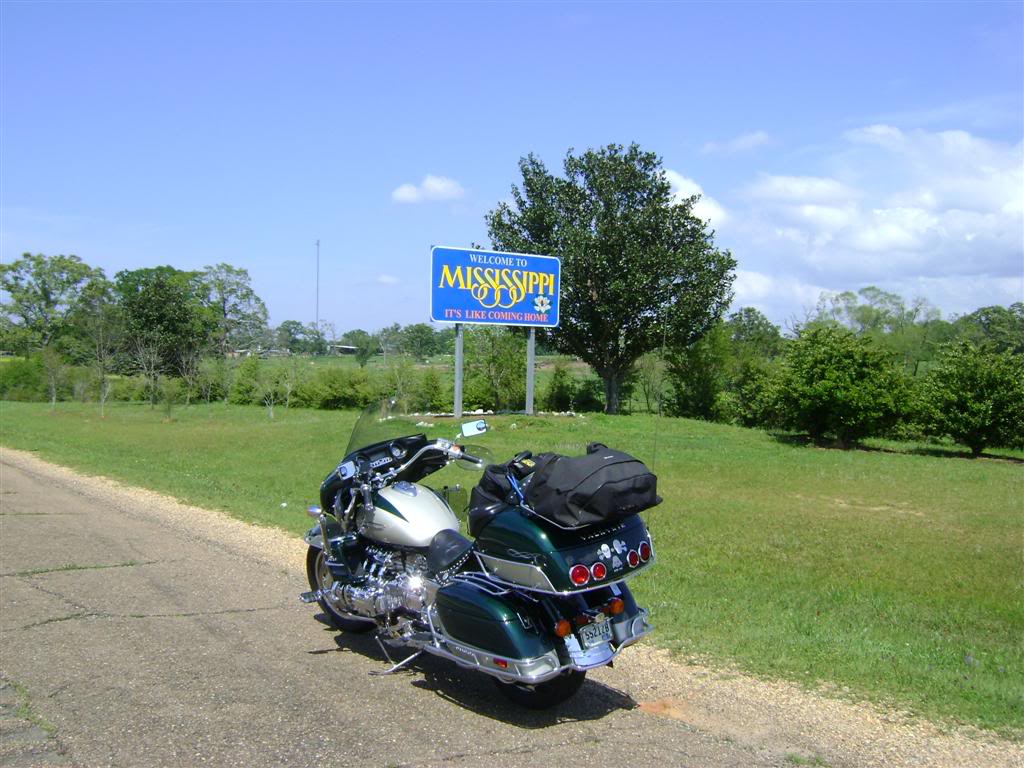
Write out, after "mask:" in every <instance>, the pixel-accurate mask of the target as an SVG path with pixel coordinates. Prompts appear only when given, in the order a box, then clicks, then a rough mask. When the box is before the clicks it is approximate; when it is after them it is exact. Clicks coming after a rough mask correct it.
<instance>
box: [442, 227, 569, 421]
mask: <svg viewBox="0 0 1024 768" xmlns="http://www.w3.org/2000/svg"><path fill="white" fill-rule="evenodd" d="M561 274H562V263H561V261H560V260H559V259H558V258H556V257H554V256H542V255H540V254H536V253H508V252H505V251H485V250H482V249H479V248H450V247H447V246H440V245H435V246H433V247H431V249H430V283H431V288H430V320H431V322H435V323H453V324H454V325H455V388H454V389H455V391H454V392H453V395H454V398H453V399H454V400H455V402H454V403H453V406H454V407H453V409H452V410H453V411H454V412H455V417H456V418H462V415H463V414H462V395H463V371H462V368H463V333H464V330H465V329H464V327H463V326H464V325H466V324H467V323H470V324H474V325H505V326H520V327H525V328H528V329H529V335H528V336H527V342H526V412H527V413H528V414H533V406H534V399H535V398H534V389H535V388H534V378H535V373H536V371H535V370H534V369H535V368H536V354H535V353H536V343H537V336H536V330H535V329H536V328H557V327H558V304H559V295H560V293H561Z"/></svg>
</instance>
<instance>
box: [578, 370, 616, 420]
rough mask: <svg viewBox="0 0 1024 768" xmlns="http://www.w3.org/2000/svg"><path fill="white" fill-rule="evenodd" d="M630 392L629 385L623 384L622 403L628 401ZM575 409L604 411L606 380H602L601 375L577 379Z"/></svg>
mask: <svg viewBox="0 0 1024 768" xmlns="http://www.w3.org/2000/svg"><path fill="white" fill-rule="evenodd" d="M628 393H629V388H628V386H627V385H626V384H623V385H622V388H621V389H620V390H619V394H620V396H621V398H622V403H626V402H627V401H628V399H629V397H628ZM573 410H574V411H586V412H600V411H604V382H603V381H601V378H600V377H599V376H593V375H591V376H586V377H584V378H583V379H581V380H579V381H577V383H576V393H575V395H574V397H573Z"/></svg>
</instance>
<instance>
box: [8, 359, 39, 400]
mask: <svg viewBox="0 0 1024 768" xmlns="http://www.w3.org/2000/svg"><path fill="white" fill-rule="evenodd" d="M0 398H3V399H4V400H26V401H33V400H34V401H42V400H46V398H47V393H46V371H45V369H44V367H43V361H42V359H41V358H40V357H39V356H38V355H33V356H32V357H29V358H25V359H20V360H11V361H10V362H8V363H4V364H3V365H0Z"/></svg>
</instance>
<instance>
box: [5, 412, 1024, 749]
mask: <svg viewBox="0 0 1024 768" xmlns="http://www.w3.org/2000/svg"><path fill="white" fill-rule="evenodd" d="M0 409H2V412H0V428H2V433H0V439H2V442H3V444H5V445H9V446H12V447H17V448H22V449H27V450H32V451H35V452H36V453H37V454H38V455H39V456H41V457H42V458H45V459H48V460H51V461H55V462H58V463H61V464H66V465H69V466H72V467H76V468H78V469H81V470H84V471H86V472H90V473H96V474H103V475H107V476H111V477H116V478H118V479H121V480H123V481H126V482H128V483H132V484H136V485H141V486H145V487H148V488H152V489H155V490H158V491H163V492H166V493H170V494H173V495H174V496H177V497H178V498H180V499H183V500H185V501H188V502H191V503H195V504H199V505H202V506H208V507H215V508H220V509H225V510H227V511H229V512H230V513H232V514H234V515H236V516H238V517H240V518H243V519H246V520H252V521H255V522H257V523H261V524H266V525H275V526H280V527H282V528H285V529H287V530H289V531H293V532H295V533H298V532H300V531H303V530H304V529H305V528H306V527H307V525H308V519H307V518H306V517H305V515H304V514H303V512H302V510H303V509H304V508H305V506H306V504H307V503H311V502H315V500H316V492H317V488H318V486H319V482H320V480H321V479H322V477H323V476H324V474H326V472H327V471H328V470H329V469H330V468H331V467H332V466H333V465H334V463H335V462H336V461H337V459H338V458H339V457H340V455H341V453H342V452H343V450H344V447H345V445H346V443H347V439H348V432H349V429H350V428H351V425H352V423H353V421H354V419H355V414H354V413H349V412H325V411H306V410H292V411H287V412H286V411H283V410H280V409H279V410H278V418H277V419H275V420H274V421H273V422H271V421H269V420H268V419H267V417H266V413H265V411H263V410H262V409H258V408H226V407H224V406H223V405H215V406H212V407H209V408H207V407H205V406H199V407H193V408H189V409H183V408H179V409H177V410H175V412H174V419H173V420H172V421H164V420H163V419H162V416H163V414H162V413H161V412H160V411H155V412H154V411H150V410H149V409H148V408H147V407H145V406H135V405H117V406H114V407H108V414H109V415H108V418H107V419H106V420H104V421H100V420H99V419H98V418H97V411H96V407H95V406H83V405H75V404H64V403H61V404H58V407H57V410H56V411H54V412H50V410H49V408H48V406H46V405H40V404H26V403H2V404H0ZM491 423H492V426H493V427H494V429H493V431H492V432H490V433H488V434H487V435H485V436H482V437H480V438H476V439H475V442H479V443H481V444H487V445H488V446H489V447H490V448H491V450H493V451H494V453H495V455H496V456H499V457H507V456H509V455H511V454H512V453H514V452H515V451H518V450H520V449H522V448H526V447H529V448H531V449H534V450H557V451H560V452H564V453H572V452H582V450H583V448H584V446H585V444H586V443H588V442H589V441H591V440H601V441H603V442H606V443H608V444H610V445H614V446H616V447H619V448H622V449H625V450H628V451H631V452H633V453H635V454H637V455H638V456H639V457H641V458H643V459H644V460H646V461H648V463H650V464H651V465H652V466H653V468H654V469H655V471H656V472H657V474H658V476H659V490H660V492H661V494H662V496H664V498H665V502H664V504H662V505H661V506H659V507H657V508H656V509H654V510H652V511H651V512H649V513H647V514H646V515H645V516H646V517H647V518H648V521H649V524H650V527H651V530H652V533H653V536H654V542H655V548H656V551H657V553H658V557H659V562H658V566H657V568H656V570H655V572H654V573H652V574H651V575H649V576H647V577H645V578H642V579H640V580H638V581H637V582H635V589H636V591H637V593H638V596H639V598H640V599H641V601H642V602H643V603H645V604H647V605H648V606H650V607H651V609H652V612H653V615H654V619H655V622H656V625H657V631H656V633H655V641H656V642H657V643H659V644H662V645H665V646H668V647H670V648H673V649H675V650H677V651H679V652H681V653H682V654H684V655H687V656H697V657H701V658H704V659H709V660H712V661H713V662H715V663H724V664H735V665H736V666H737V667H739V668H741V669H744V670H747V671H750V672H753V673H756V674H760V675H765V676H775V677H781V678H786V679H790V680H797V681H801V682H803V683H806V684H809V685H817V684H820V683H827V684H828V685H829V686H834V687H835V689H836V690H838V691H843V690H844V689H848V690H849V695H852V696H866V697H868V698H871V699H873V700H877V701H883V702H886V703H891V704H895V705H897V706H899V707H902V708H904V709H907V710H909V711H912V712H915V713H918V714H921V715H924V716H927V717H930V718H937V719H949V720H951V721H959V722H965V723H971V724H975V725H978V726H981V727H984V728H990V729H994V730H997V731H999V732H1001V733H1004V734H1008V735H1012V736H1015V737H1018V738H1020V737H1021V736H1024V647H1022V638H1024V579H1022V575H1024V574H1022V554H1024V538H1022V535H1024V534H1022V531H1024V508H1022V501H1021V500H1022V499H1024V463H1021V460H1020V456H1021V454H1019V453H1017V454H1009V455H1008V457H1007V458H1002V459H979V460H974V461H972V460H968V459H963V458H959V457H957V456H956V455H955V454H953V453H950V454H949V455H925V454H924V453H922V451H929V452H934V451H933V449H924V448H922V447H920V446H905V445H900V444H894V443H879V444H876V445H875V446H874V447H873V449H872V450H859V451H838V450H827V449H820V448H814V447H809V446H805V445H802V444H799V443H797V442H794V441H789V440H780V439H776V438H773V437H772V436H770V435H767V434H765V433H763V432H759V431H754V430H746V429H740V428H735V427H728V426H723V425H717V424H708V423H702V422H695V421H687V420H678V419H661V420H659V419H657V418H655V417H648V416H631V417H606V416H603V415H592V416H587V417H585V418H557V417H551V418H546V419H543V418H531V417H523V416H519V417H515V416H502V417H495V418H493V419H491ZM436 431H438V433H439V434H446V435H449V436H450V435H452V434H454V428H453V426H452V425H450V424H442V423H440V422H438V427H437V429H436ZM445 472H446V473H454V474H452V475H451V476H450V477H449V478H448V481H449V482H452V481H455V480H462V481H463V482H466V481H467V480H470V481H471V480H472V478H473V475H472V474H469V473H464V472H460V471H459V470H456V469H455V468H453V467H450V468H448V469H446V470H445ZM435 477H436V476H435ZM282 504H287V507H282ZM297 588H298V586H297Z"/></svg>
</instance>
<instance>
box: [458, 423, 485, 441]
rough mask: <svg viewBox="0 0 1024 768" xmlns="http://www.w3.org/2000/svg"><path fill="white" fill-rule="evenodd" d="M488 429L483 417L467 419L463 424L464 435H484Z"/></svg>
mask: <svg viewBox="0 0 1024 768" xmlns="http://www.w3.org/2000/svg"><path fill="white" fill-rule="evenodd" d="M486 431H487V422H486V421H484V420H483V419H478V420H477V421H467V422H466V423H465V424H463V425H462V436H463V437H474V436H476V435H482V434H483V433H484V432H486Z"/></svg>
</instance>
